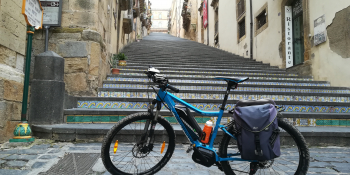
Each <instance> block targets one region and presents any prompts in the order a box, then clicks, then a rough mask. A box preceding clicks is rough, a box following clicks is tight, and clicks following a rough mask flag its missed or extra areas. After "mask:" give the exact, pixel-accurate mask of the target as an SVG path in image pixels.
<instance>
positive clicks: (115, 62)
mask: <svg viewBox="0 0 350 175" xmlns="http://www.w3.org/2000/svg"><path fill="white" fill-rule="evenodd" d="M118 60H119V59H118V55H117V54H113V55H112V56H111V64H112V67H113V68H117V65H118Z"/></svg>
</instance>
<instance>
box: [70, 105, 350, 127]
mask: <svg viewBox="0 0 350 175" xmlns="http://www.w3.org/2000/svg"><path fill="white" fill-rule="evenodd" d="M137 112H147V109H96V108H92V109H87V108H72V109H65V110H64V115H65V116H127V115H130V114H134V113H137ZM281 113H282V115H283V117H284V118H289V119H292V118H295V119H297V118H302V119H336V120H348V122H350V113H322V112H318V113H310V112H281ZM191 114H192V116H194V117H195V118H200V117H208V116H201V115H200V114H198V113H195V112H193V111H191ZM159 115H161V116H171V117H173V114H172V113H171V112H169V110H168V109H162V110H160V114H159ZM223 117H232V114H230V113H228V111H227V110H226V111H225V112H224V114H223ZM349 125H350V123H349Z"/></svg>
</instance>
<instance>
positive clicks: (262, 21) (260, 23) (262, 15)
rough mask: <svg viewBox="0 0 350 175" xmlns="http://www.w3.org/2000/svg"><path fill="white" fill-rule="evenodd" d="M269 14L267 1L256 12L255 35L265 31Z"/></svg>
mask: <svg viewBox="0 0 350 175" xmlns="http://www.w3.org/2000/svg"><path fill="white" fill-rule="evenodd" d="M268 22H269V21H268V14H267V3H265V4H264V5H263V6H262V7H261V8H260V9H259V10H258V11H257V12H256V13H255V21H254V23H255V24H254V25H255V36H257V35H258V34H259V33H261V32H262V31H264V30H265V29H266V28H267V27H268Z"/></svg>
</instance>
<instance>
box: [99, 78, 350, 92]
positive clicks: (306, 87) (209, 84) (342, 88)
mask: <svg viewBox="0 0 350 175" xmlns="http://www.w3.org/2000/svg"><path fill="white" fill-rule="evenodd" d="M170 83H171V82H170ZM103 84H137V85H149V83H148V82H141V81H140V82H137V81H109V80H104V81H103ZM152 85H156V84H155V83H152ZM171 85H178V86H223V87H227V85H226V84H213V83H179V82H173V83H171ZM238 87H261V88H295V89H330V90H331V89H333V90H350V88H347V87H335V86H286V85H254V84H239V85H238Z"/></svg>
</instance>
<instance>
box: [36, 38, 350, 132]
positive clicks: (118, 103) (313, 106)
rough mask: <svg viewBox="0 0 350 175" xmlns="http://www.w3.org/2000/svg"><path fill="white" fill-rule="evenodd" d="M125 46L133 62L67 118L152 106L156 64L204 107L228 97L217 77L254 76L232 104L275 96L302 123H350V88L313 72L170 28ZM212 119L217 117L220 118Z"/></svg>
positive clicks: (93, 119)
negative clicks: (274, 63) (151, 78)
mask: <svg viewBox="0 0 350 175" xmlns="http://www.w3.org/2000/svg"><path fill="white" fill-rule="evenodd" d="M123 52H124V53H125V54H126V55H127V57H128V60H127V64H128V65H127V66H125V67H119V68H120V74H119V75H108V77H107V80H106V81H104V82H103V87H101V88H99V90H98V91H99V92H98V97H77V98H75V100H76V101H75V102H76V104H77V105H76V106H75V107H74V108H71V109H66V110H65V122H66V123H67V124H79V125H71V126H69V127H71V128H72V126H76V127H79V126H82V125H83V124H84V123H93V124H101V123H115V122H118V121H119V120H121V119H122V118H124V117H125V116H127V115H129V114H132V113H135V112H138V111H147V106H148V103H149V101H150V99H152V98H155V93H154V92H153V90H152V89H150V88H148V84H149V82H148V79H147V77H146V75H145V74H144V73H143V72H144V71H145V70H147V68H148V66H149V65H152V66H153V67H156V68H157V69H159V70H160V71H161V73H162V74H164V75H165V76H166V77H168V78H169V81H170V84H172V85H174V86H175V87H177V88H178V89H180V92H179V93H174V94H175V95H176V96H178V97H180V98H181V99H184V100H185V101H187V102H189V103H190V104H192V105H193V106H195V107H197V108H199V109H201V110H205V111H217V110H219V106H220V104H221V103H222V100H223V96H224V91H225V90H226V82H224V81H218V80H215V79H213V77H215V76H237V77H249V78H250V80H249V81H246V82H245V83H243V84H240V85H239V86H238V89H236V90H235V91H232V92H231V94H230V96H229V101H228V103H227V106H226V108H227V109H231V108H232V107H234V104H235V103H236V102H237V101H238V100H241V99H245V100H256V99H262V98H270V99H273V100H275V102H276V104H277V105H279V106H284V107H285V109H286V110H285V112H284V113H283V115H284V117H285V118H288V120H290V121H291V122H293V123H294V125H296V126H314V127H313V128H322V127H320V126H328V127H344V128H343V129H342V132H344V131H345V129H350V104H349V103H350V89H349V88H343V87H331V86H330V84H329V83H328V82H326V81H314V80H313V79H312V77H310V76H298V75H297V74H295V73H289V72H286V70H283V69H279V68H278V67H274V66H270V65H269V64H264V63H262V62H258V61H255V60H250V59H247V58H243V57H241V56H237V55H234V54H231V53H228V52H225V51H222V50H219V49H216V48H212V47H208V46H206V45H203V44H200V43H197V42H193V41H189V40H185V39H180V38H176V37H173V36H170V35H166V34H157V33H152V34H151V35H150V36H148V37H146V38H144V40H142V41H141V42H135V43H133V44H131V45H129V46H127V47H126V48H125V49H124V50H123ZM161 115H163V116H165V117H166V119H167V120H168V121H170V122H171V123H173V124H174V125H176V123H177V122H176V119H175V118H174V117H172V114H171V113H170V112H168V111H167V110H166V109H165V108H164V107H163V109H162V112H161ZM194 116H196V120H197V121H198V122H199V123H201V124H203V123H205V122H206V121H207V120H209V119H210V117H203V116H198V114H194ZM230 116H231V115H230V114H228V113H227V112H226V113H225V114H224V118H223V120H222V123H225V122H227V121H229V120H230ZM211 119H212V120H214V121H215V118H211ZM316 126H317V127H316ZM84 127H85V126H84ZM346 127H349V128H346ZM36 128H37V130H38V127H36ZM49 128H50V127H49ZM51 128H52V127H51ZM34 129H35V128H34ZM338 129H339V128H338ZM39 132H44V131H39ZM320 132H321V130H320ZM346 132H348V131H347V130H346ZM101 135H103V134H101Z"/></svg>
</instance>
